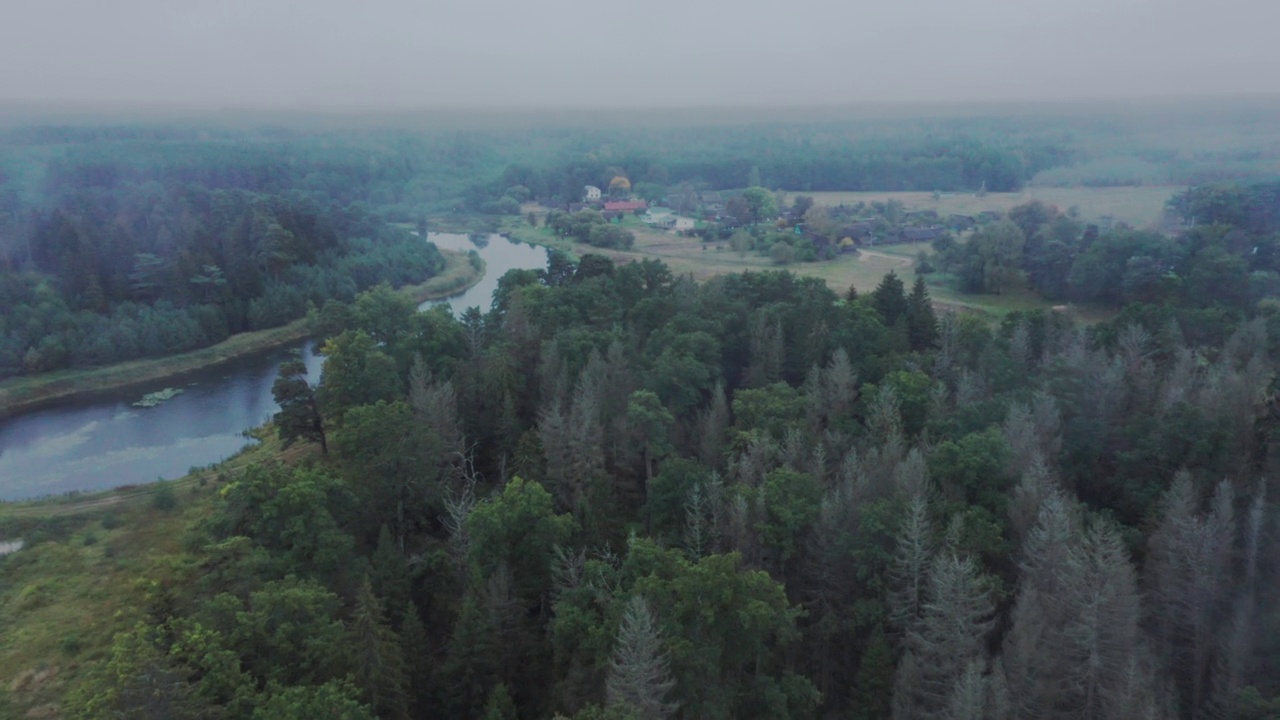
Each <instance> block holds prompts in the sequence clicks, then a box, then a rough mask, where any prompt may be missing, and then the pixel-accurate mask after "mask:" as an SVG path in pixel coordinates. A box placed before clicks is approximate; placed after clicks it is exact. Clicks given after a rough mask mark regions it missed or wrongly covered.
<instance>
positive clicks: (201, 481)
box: [0, 427, 317, 718]
mask: <svg viewBox="0 0 1280 720" xmlns="http://www.w3.org/2000/svg"><path fill="white" fill-rule="evenodd" d="M255 436H256V437H258V438H260V439H261V440H262V442H261V443H260V444H258V445H255V446H253V447H250V448H247V449H246V450H244V451H243V452H241V453H240V454H239V455H237V456H235V457H234V458H231V459H230V460H227V461H226V462H224V463H221V464H219V465H217V466H215V467H212V468H209V469H205V470H201V471H198V472H195V473H192V474H191V475H188V476H186V477H184V478H182V479H180V480H175V481H172V482H167V483H161V484H154V485H145V486H137V487H132V488H120V489H118V490H113V491H108V492H102V493H92V494H85V495H79V496H63V497H60V498H56V499H51V500H40V501H35V502H21V503H0V540H10V539H14V540H16V539H19V538H21V539H22V540H24V542H25V547H24V548H23V549H21V550H18V551H17V552H15V553H13V554H11V555H8V556H5V557H0V717H4V718H9V717H13V718H19V717H39V718H57V717H61V714H60V705H61V700H62V698H63V697H65V696H66V694H67V692H69V691H71V690H72V689H74V688H75V687H76V686H78V685H79V684H80V683H81V682H82V681H83V680H84V678H85V677H86V675H87V674H88V673H89V672H91V671H92V670H93V669H94V668H95V667H97V666H99V665H100V664H101V663H102V662H104V661H105V660H106V659H107V658H108V657H109V655H110V651H111V642H112V637H113V636H114V635H115V634H116V633H118V632H120V631H123V630H127V629H128V628H129V627H131V626H132V625H133V624H134V623H135V622H138V621H139V620H142V619H143V618H144V617H145V614H146V612H147V609H148V608H149V607H150V606H152V604H153V603H154V602H156V600H157V598H158V597H159V595H158V593H159V592H162V590H163V588H164V587H165V585H166V584H167V583H170V582H173V581H174V580H175V579H176V578H177V577H178V573H179V570H180V568H181V567H182V565H183V563H184V562H187V559H186V553H185V551H184V548H183V545H182V542H183V537H184V535H185V531H186V527H187V525H188V523H190V522H191V521H193V520H195V519H197V518H200V517H203V516H205V515H207V514H208V512H209V509H210V507H211V505H210V504H211V502H212V500H213V498H214V497H215V495H216V493H217V492H218V490H219V489H220V488H222V487H223V486H225V484H226V482H227V481H229V480H231V479H234V478H235V477H236V475H237V474H239V472H241V471H242V469H243V468H244V467H245V466H248V465H250V464H253V463H260V462H264V461H274V460H280V461H284V462H297V461H299V460H301V459H304V458H307V457H311V456H314V455H316V454H317V450H316V448H315V446H311V445H296V446H294V447H292V448H290V449H289V450H283V449H282V448H281V446H280V442H279V441H278V440H277V439H276V438H275V433H274V432H271V430H270V428H269V427H268V428H259V429H258V430H257V431H255Z"/></svg>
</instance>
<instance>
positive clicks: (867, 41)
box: [0, 0, 1280, 107]
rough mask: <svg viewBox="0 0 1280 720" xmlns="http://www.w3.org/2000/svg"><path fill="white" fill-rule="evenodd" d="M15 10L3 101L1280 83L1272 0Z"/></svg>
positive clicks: (1052, 92)
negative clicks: (1210, 1) (1276, 69)
mask: <svg viewBox="0 0 1280 720" xmlns="http://www.w3.org/2000/svg"><path fill="white" fill-rule="evenodd" d="M5 5H6V8H5V13H4V14H5V18H4V22H3V23H0V99H3V100H22V101H43V102H49V101H76V102H113V103H169V104H187V105H200V106H223V105H239V106H272V107H279V106H311V107H315V106H347V107H353V106H354V107H365V106H378V107H387V106H390V107H418V106H441V105H445V106H454V105H464V106H501V105H541V106H557V105H573V106H598V105H618V106H631V107H648V106H685V105H718V104H734V105H742V104H747V105H772V104H785V103H803V104H840V103H851V102H884V101H933V102H974V101H997V100H999V101H1009V100H1044V99H1062V98H1073V99H1074V98H1099V97H1101V98H1132V97H1151V96H1170V95H1179V96H1183V95H1197V94H1231V93H1276V92H1277V91H1280V77H1278V76H1277V74H1276V73H1275V68H1276V55H1275V49H1274V33H1275V28H1276V27H1277V26H1278V25H1280V5H1278V4H1276V3H1274V2H1270V1H1268V0H1223V1H1222V2H1215V3H1207V2H1199V1H1196V0H1169V1H1167V2H1160V3H1156V2H1152V1H1151V0H1077V1H1075V2H1062V1H1060V0H1050V1H1044V2H1021V1H1018V0H971V1H970V2H964V3H957V2H952V1H951V0H912V1H911V2H902V3H843V2H835V1H833V0H800V1H799V2H796V3H789V4H780V3H770V2H762V1H761V0H747V1H746V2H739V3H733V4H726V3H717V2H711V1H709V0H696V1H695V2H675V1H673V0H659V1H658V2H653V3H645V4H643V5H634V4H626V3H597V4H582V3H572V2H568V1H567V0H550V1H549V2H540V3H518V2H511V1H509V0H484V1H483V2H465V3H462V2H454V3H445V2H439V1H438V0H435V1H430V2H413V1H410V0H386V1H384V2H378V3H356V2H350V1H349V0H315V1H313V2H306V3H303V2H297V1H295V0H262V1H251V0H231V1H229V2H218V3H169V2H162V1H161V0H122V1H120V2H111V3H103V2H98V1H97V0H54V1H52V2H44V1H36V0H11V1H10V2H7V3H6V4H5ZM69 18H71V19H74V22H68V19H69Z"/></svg>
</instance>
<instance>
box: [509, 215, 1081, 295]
mask: <svg viewBox="0 0 1280 720" xmlns="http://www.w3.org/2000/svg"><path fill="white" fill-rule="evenodd" d="M625 224H626V226H627V228H628V229H630V230H631V231H632V232H634V233H635V235H636V244H635V246H634V247H633V248H632V249H631V250H608V249H603V248H596V247H592V246H590V245H587V244H584V243H578V242H573V241H570V240H566V239H564V238H558V237H556V236H555V235H554V234H553V233H552V232H551V231H549V230H547V229H546V228H545V227H542V226H539V227H537V228H532V227H530V226H529V225H528V223H527V222H525V221H524V220H520V221H519V222H516V221H514V220H512V221H509V222H508V223H506V225H504V227H503V231H504V232H506V233H508V234H510V235H511V237H513V238H516V239H518V240H523V241H525V242H533V243H537V244H540V245H546V246H548V247H554V248H557V249H560V250H563V251H565V252H568V253H569V254H570V255H572V256H574V257H581V256H582V255H583V254H584V253H597V254H601V255H605V256H607V257H610V258H612V259H613V260H614V261H615V262H618V263H626V262H633V261H635V260H639V259H642V258H656V259H658V260H661V261H663V262H664V263H666V264H667V265H668V266H669V267H670V268H671V271H672V272H674V273H676V274H678V275H685V274H687V275H692V276H693V277H694V279H696V280H705V279H707V278H710V277H714V276H716V275H723V274H726V273H736V272H743V271H747V270H750V271H761V270H779V269H784V270H789V271H791V272H793V273H795V274H797V275H802V276H805V277H816V278H819V279H821V280H822V281H823V282H825V283H826V284H827V286H828V287H830V288H831V289H832V290H834V291H835V292H837V293H839V294H841V295H843V294H844V293H845V292H846V291H847V290H848V289H849V288H850V287H851V286H852V287H854V288H857V290H858V292H859V293H867V292H871V291H872V290H874V289H875V288H876V286H877V285H879V284H880V281H881V280H882V279H884V276H885V275H887V274H888V273H889V272H890V271H893V272H896V273H897V274H898V275H899V276H900V277H902V279H903V282H905V283H907V284H908V285H910V284H911V283H913V282H915V272H914V267H915V256H916V252H917V251H918V250H922V249H925V250H927V248H926V247H925V246H920V247H913V246H910V245H887V246H882V247H875V248H866V249H864V250H863V251H862V252H860V253H858V254H856V255H852V254H851V255H842V256H840V257H838V258H836V259H835V260H827V261H822V262H809V263H792V264H790V265H787V266H779V265H776V264H774V263H773V262H772V261H771V260H769V258H766V257H764V256H762V255H759V254H758V253H755V252H748V253H746V254H745V255H739V254H738V253H737V252H734V251H733V250H731V249H730V248H729V246H728V242H727V241H720V242H711V243H703V242H702V241H701V240H698V239H697V238H688V237H681V236H678V235H673V234H668V233H664V232H660V231H657V230H653V229H652V228H649V227H647V226H645V225H644V224H643V223H641V222H639V221H638V220H634V219H632V218H628V219H627V222H626V223H625ZM946 280H947V279H946V278H944V277H943V276H941V275H937V274H934V275H930V276H927V277H926V278H925V282H926V284H927V285H928V286H929V293H930V295H931V297H932V298H933V300H934V304H935V305H938V306H939V307H944V308H946V307H951V308H956V309H959V310H969V311H976V312H985V313H989V314H992V315H997V316H1001V315H1005V314H1007V313H1009V312H1013V311H1018V310H1047V309H1049V308H1051V307H1053V304H1052V303H1050V302H1048V301H1046V300H1043V299H1042V298H1040V297H1039V296H1037V295H1036V294H1035V293H1033V292H1031V291H1029V290H1027V291H1019V292H1012V293H1005V294H1003V295H968V294H964V293H961V292H959V291H957V290H955V289H954V287H953V285H952V284H951V283H949V282H947V281H946ZM1071 310H1072V311H1073V312H1075V314H1076V315H1077V317H1080V318H1081V319H1084V320H1086V321H1091V320H1096V319H1098V316H1099V311H1096V310H1093V309H1079V308H1071ZM1102 316H1105V313H1103V314H1102Z"/></svg>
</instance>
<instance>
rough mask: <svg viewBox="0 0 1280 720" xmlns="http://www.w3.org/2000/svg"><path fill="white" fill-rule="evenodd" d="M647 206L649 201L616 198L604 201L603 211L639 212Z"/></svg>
mask: <svg viewBox="0 0 1280 720" xmlns="http://www.w3.org/2000/svg"><path fill="white" fill-rule="evenodd" d="M648 207H649V203H647V202H645V201H643V200H618V201H616V202H614V201H611V202H606V203H605V204H604V211H605V212H619V213H628V212H640V211H641V210H646V209H648Z"/></svg>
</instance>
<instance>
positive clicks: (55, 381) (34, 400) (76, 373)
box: [0, 250, 484, 418]
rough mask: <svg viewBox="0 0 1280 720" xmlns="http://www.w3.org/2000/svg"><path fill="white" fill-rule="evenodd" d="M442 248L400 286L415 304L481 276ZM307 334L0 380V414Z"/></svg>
mask: <svg viewBox="0 0 1280 720" xmlns="http://www.w3.org/2000/svg"><path fill="white" fill-rule="evenodd" d="M441 252H442V253H443V254H444V256H445V261H446V265H445V269H444V271H443V272H441V273H440V274H439V275H436V276H435V277H433V278H431V279H430V280H427V281H426V282H424V283H422V284H420V285H410V286H405V287H403V288H400V292H402V293H404V294H406V295H408V296H409V297H410V298H412V299H413V300H414V301H415V302H425V301H427V300H435V299H439V298H444V297H448V296H450V295H454V294H456V293H459V292H462V291H463V290H465V289H467V288H468V287H471V286H472V285H474V284H475V283H477V282H479V281H480V278H482V277H484V269H483V266H481V268H480V269H478V270H477V269H476V268H475V267H474V266H473V265H472V264H471V260H470V258H469V257H468V255H467V253H462V252H453V251H443V250H442V251H441ZM310 334H311V324H310V322H309V321H308V319H307V318H302V319H300V320H295V321H294V322H291V323H289V324H288V325H284V326H282V327H278V328H270V329H267V330H257V331H254V332H247V333H240V334H238V335H233V336H231V337H229V338H227V339H226V340H224V341H222V342H220V343H218V344H217V345H211V346H209V347H207V348H201V349H199V350H192V351H191V352H186V353H181V354H179V355H170V356H168V357H162V358H148V359H146V360H133V361H130V362H125V363H119V364H116V365H109V366H106V367H98V368H85V369H78V370H60V371H57V372H51V373H43V374H40V375H33V376H24V377H16V378H10V379H8V380H5V381H4V382H0V418H2V417H5V416H6V415H12V414H14V413H17V412H21V411H23V410H28V409H30V408H32V407H35V406H37V405H40V404H42V403H46V402H50V401H52V400H60V399H64V398H68V397H72V396H75V395H80V394H85V393H93V392H103V391H107V390H119V389H121V388H126V387H131V386H134V385H141V384H144V383H151V382H155V381H157V380H161V379H164V378H166V377H170V376H173V375H180V374H182V373H187V372H192V371H194V370H200V369H202V368H206V367H211V366H214V365H217V364H219V363H223V362H226V361H228V360H233V359H235V358H238V357H242V356H244V355H252V354H254V353H258V352H263V351H265V350H271V349H273V348H277V347H281V346H283V345H289V344H291V343H295V342H298V341H299V340H302V339H303V338H306V337H307V336H308V335H310Z"/></svg>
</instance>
